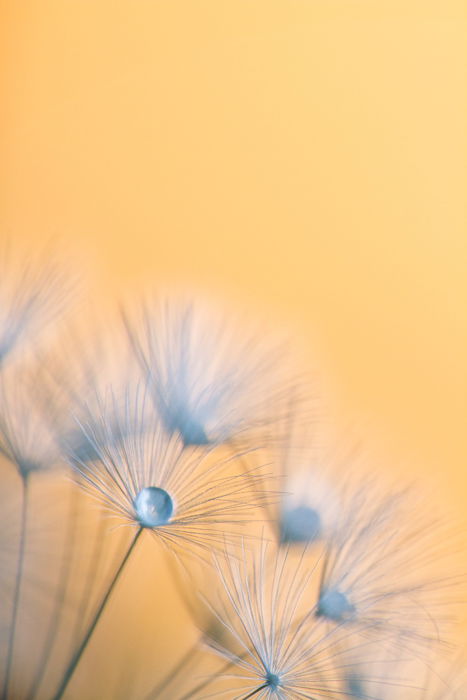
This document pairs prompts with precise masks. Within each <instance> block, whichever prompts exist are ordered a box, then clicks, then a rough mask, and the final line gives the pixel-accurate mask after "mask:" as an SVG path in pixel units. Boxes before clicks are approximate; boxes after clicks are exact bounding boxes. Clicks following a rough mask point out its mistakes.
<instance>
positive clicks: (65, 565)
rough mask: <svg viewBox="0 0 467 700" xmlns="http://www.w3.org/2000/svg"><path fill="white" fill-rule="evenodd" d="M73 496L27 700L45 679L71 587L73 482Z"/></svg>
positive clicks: (74, 511) (74, 493)
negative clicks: (51, 602)
mask: <svg viewBox="0 0 467 700" xmlns="http://www.w3.org/2000/svg"><path fill="white" fill-rule="evenodd" d="M71 489H72V490H71V494H70V503H69V508H70V512H69V517H68V518H67V528H66V529H67V532H66V534H65V538H64V543H63V553H62V561H61V567H60V576H59V579H58V584H57V595H56V598H55V605H54V608H53V612H52V614H51V618H50V623H49V628H48V631H47V636H46V640H45V643H44V647H43V649H42V654H41V657H40V660H39V663H38V664H37V670H36V675H35V678H34V680H33V682H32V685H31V689H30V691H29V693H28V695H27V696H26V700H34V698H35V697H36V695H37V693H38V691H39V689H40V686H41V683H42V681H43V679H44V676H45V673H46V670H47V667H48V662H49V661H50V653H51V651H52V648H53V645H54V642H55V639H56V634H57V630H58V627H59V624H60V612H61V610H62V606H63V603H64V601H65V597H66V593H67V590H68V586H69V580H70V573H71V562H70V561H69V556H68V555H69V552H71V553H73V551H74V543H75V539H76V529H77V528H76V525H77V523H76V520H77V515H78V513H77V491H76V487H75V484H74V482H71Z"/></svg>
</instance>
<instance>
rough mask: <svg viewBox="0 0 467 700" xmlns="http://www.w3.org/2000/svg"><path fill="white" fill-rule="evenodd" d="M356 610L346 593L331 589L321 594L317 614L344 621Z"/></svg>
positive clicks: (336, 620)
mask: <svg viewBox="0 0 467 700" xmlns="http://www.w3.org/2000/svg"><path fill="white" fill-rule="evenodd" d="M354 612H355V607H354V606H353V605H352V603H350V602H349V599H348V598H347V596H346V595H345V593H341V592H340V591H338V590H337V589H334V590H333V589H331V590H329V591H324V592H323V593H322V594H321V595H320V598H319V603H318V609H317V611H316V614H317V615H321V616H322V617H327V618H328V619H329V620H334V621H335V622H343V621H344V620H346V619H348V618H349V617H350V615H352V613H354Z"/></svg>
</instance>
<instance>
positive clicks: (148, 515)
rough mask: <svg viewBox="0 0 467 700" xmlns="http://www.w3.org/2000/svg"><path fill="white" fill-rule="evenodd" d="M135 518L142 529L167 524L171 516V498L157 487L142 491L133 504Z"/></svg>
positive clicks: (172, 505) (172, 509)
mask: <svg viewBox="0 0 467 700" xmlns="http://www.w3.org/2000/svg"><path fill="white" fill-rule="evenodd" d="M134 506H135V510H136V517H137V519H138V522H139V523H140V525H141V526H142V527H158V526H159V525H165V524H166V523H168V522H169V520H170V518H171V517H172V515H173V511H174V504H173V501H172V498H171V497H170V495H169V494H168V493H167V491H164V489H160V488H158V487H157V486H147V487H146V488H144V489H142V490H141V491H140V492H139V494H138V495H137V496H136V498H135V502H134Z"/></svg>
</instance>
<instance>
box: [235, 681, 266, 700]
mask: <svg viewBox="0 0 467 700" xmlns="http://www.w3.org/2000/svg"><path fill="white" fill-rule="evenodd" d="M268 686H269V683H263V685H260V686H259V688H256V690H253V691H252V692H251V693H248V695H244V696H243V698H242V700H248V698H252V697H253V696H254V695H258V693H260V692H261V691H262V690H264V689H265V688H267V687H268Z"/></svg>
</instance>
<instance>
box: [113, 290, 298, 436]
mask: <svg viewBox="0 0 467 700" xmlns="http://www.w3.org/2000/svg"><path fill="white" fill-rule="evenodd" d="M125 324H126V327H127V330H128V333H129V337H130V339H131V342H132V344H133V346H134V348H135V351H136V354H137V357H138V359H139V362H140V363H141V366H142V368H143V370H144V372H145V374H146V375H147V377H148V380H149V382H150V386H151V389H152V394H153V397H154V400H155V405H156V408H157V411H158V412H159V415H160V417H161V421H162V423H163V425H164V427H165V429H166V430H167V432H168V433H169V434H173V435H178V436H180V438H181V439H182V441H183V443H184V445H185V446H188V445H209V444H215V443H217V444H218V443H223V442H226V441H229V440H233V439H238V438H239V437H240V436H242V435H244V434H245V432H251V431H253V430H258V429H265V428H266V427H267V425H268V424H269V423H270V422H272V421H273V420H278V418H279V417H280V412H281V410H283V407H284V400H285V399H286V398H287V397H288V396H289V392H290V389H291V385H290V381H289V380H286V379H285V378H284V369H283V368H284V362H283V364H282V368H281V366H280V363H279V360H280V359H282V360H284V358H283V351H282V350H281V348H279V347H278V346H275V347H270V346H266V345H265V344H264V343H263V341H262V339H261V337H260V336H259V335H258V334H257V333H249V334H248V333H243V334H242V332H240V331H238V330H237V329H236V328H235V326H234V324H233V323H231V324H230V325H229V323H228V322H226V321H225V320H224V318H222V317H221V316H220V315H216V314H215V313H214V312H212V311H211V310H210V309H208V308H206V307H205V306H203V305H200V304H198V305H196V304H192V303H186V304H176V303H168V302H167V303H166V304H165V305H164V306H163V308H162V309H161V310H160V311H159V312H158V311H149V310H148V309H147V308H145V309H144V310H143V321H142V324H141V328H140V329H138V324H137V323H135V322H133V321H132V320H131V319H130V318H128V317H126V318H125Z"/></svg>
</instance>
